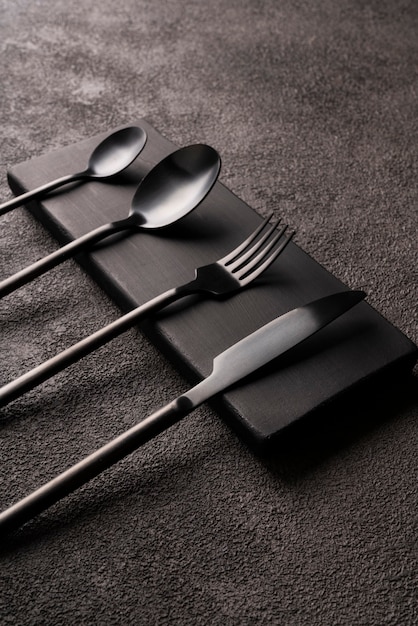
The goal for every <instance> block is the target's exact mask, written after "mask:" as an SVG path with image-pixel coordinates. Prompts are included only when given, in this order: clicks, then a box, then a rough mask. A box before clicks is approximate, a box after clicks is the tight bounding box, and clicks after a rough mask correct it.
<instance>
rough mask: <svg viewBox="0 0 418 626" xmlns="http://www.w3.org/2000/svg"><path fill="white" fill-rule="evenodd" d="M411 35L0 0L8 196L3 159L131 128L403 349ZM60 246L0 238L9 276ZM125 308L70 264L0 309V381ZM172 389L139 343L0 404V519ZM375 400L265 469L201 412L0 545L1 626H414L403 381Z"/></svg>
mask: <svg viewBox="0 0 418 626" xmlns="http://www.w3.org/2000/svg"><path fill="white" fill-rule="evenodd" d="M417 21H418V9H417V5H416V3H413V2H407V1H400V2H395V1H394V0H387V1H383V2H375V1H369V2H360V1H358V0H343V1H342V2H338V3H337V2H331V1H330V0H320V1H319V2H317V3H310V4H309V3H302V2H290V1H289V2H288V1H285V0H279V1H273V0H270V1H267V0H264V1H260V2H258V1H255V0H248V1H245V0H244V1H240V2H238V1H236V0H215V1H213V2H210V3H203V2H200V1H197V0H196V1H194V2H189V1H188V2H180V1H179V0H168V1H164V2H163V1H162V0H156V1H155V2H152V3H151V2H143V1H141V0H137V1H136V2H135V1H134V0H121V1H120V2H119V3H113V2H109V0H102V1H101V2H100V3H99V2H93V1H92V0H85V1H84V2H83V3H81V2H80V3H75V2H62V0H54V1H52V0H38V1H37V2H33V1H32V2H28V0H13V1H12V0H0V50H1V56H0V85H1V88H0V89H1V101H0V102H1V106H0V128H1V137H2V144H1V145H2V149H1V170H0V174H1V176H0V193H1V198H2V199H3V198H4V199H6V198H8V197H10V191H9V189H8V186H7V182H6V173H7V170H8V168H10V167H12V166H13V165H15V164H16V163H19V162H21V161H26V160H28V159H30V158H31V157H35V156H37V155H40V154H42V153H46V152H49V151H51V150H53V149H55V148H58V147H61V146H65V145H68V144H71V143H75V142H77V141H79V140H81V139H84V138H85V137H89V136H92V135H95V134H97V133H100V132H104V131H106V130H108V129H109V128H112V127H115V126H118V125H120V124H128V123H130V122H131V121H132V120H136V119H138V118H140V117H147V118H148V119H149V120H150V121H151V122H152V123H153V124H154V126H155V127H156V128H158V129H159V130H160V131H161V132H162V133H164V134H165V135H166V136H167V138H169V139H171V140H172V141H174V142H175V143H177V144H178V145H186V144H187V143H191V142H207V143H209V144H210V145H212V146H213V147H215V148H216V149H217V150H218V151H219V152H220V154H221V156H222V159H223V168H222V174H221V180H222V182H223V183H225V184H226V185H227V186H228V187H229V188H230V189H231V190H232V191H234V192H235V193H236V194H237V195H238V196H239V197H241V198H242V199H243V200H245V201H246V202H248V203H249V204H250V205H251V206H252V207H254V208H255V209H256V210H257V211H258V212H259V213H261V214H267V212H268V211H269V210H274V212H275V213H276V214H277V215H278V216H279V215H280V216H281V217H282V218H283V219H284V221H286V222H288V223H290V224H291V225H292V226H293V227H294V228H295V229H296V230H297V238H296V241H297V243H298V244H299V245H300V246H301V247H302V248H303V249H304V250H306V252H308V253H309V254H310V255H311V256H312V257H313V258H315V259H316V260H317V261H319V262H320V263H322V264H323V265H324V266H325V267H326V268H327V269H328V270H329V271H331V272H332V273H333V274H335V275H336V276H337V277H338V278H340V279H341V280H343V281H344V282H345V283H346V284H347V285H349V286H350V287H353V288H361V289H364V290H365V291H366V292H367V293H368V300H369V302H370V303H371V304H372V305H373V306H374V307H375V308H376V309H377V310H378V311H379V312H380V313H381V314H382V315H384V316H385V317H386V318H387V319H389V320H390V321H391V322H392V323H393V324H395V325H396V326H397V327H398V328H400V329H401V330H402V331H403V332H404V333H405V334H406V335H407V336H408V337H409V338H410V339H412V340H413V341H415V342H417V341H418V328H417V319H416V304H417V272H416V268H417V250H416V233H417V148H416V137H417V115H416V110H417V106H416V105H417V87H418V81H417V73H416V59H417V51H418V43H417ZM55 247H56V243H55V242H54V241H53V239H52V237H51V236H50V235H48V233H47V232H46V231H45V230H44V228H43V227H42V226H41V225H40V224H38V223H37V222H36V221H35V220H34V218H33V217H31V216H30V215H29V214H28V213H27V212H26V211H25V209H23V208H20V209H16V210H15V211H13V212H12V213H10V214H8V215H7V216H3V217H2V218H1V222H0V269H1V276H2V277H3V276H8V275H9V274H11V273H13V272H15V271H17V270H18V269H20V268H21V267H23V266H24V265H26V264H28V263H29V262H31V261H34V260H36V259H37V258H39V257H41V256H43V255H44V254H46V253H48V252H49V251H51V250H54V249H55ZM118 314H119V312H118V309H117V307H116V306H115V305H114V304H113V303H112V302H111V301H110V300H109V299H108V297H107V296H105V294H103V293H102V292H101V291H100V289H99V288H98V287H97V286H96V285H95V284H94V283H93V281H92V280H91V279H90V278H89V277H88V276H86V274H85V273H84V272H83V271H82V270H81V269H80V268H79V267H78V266H77V265H76V263H74V262H68V263H65V264H64V265H62V266H61V267H60V268H57V269H56V270H54V271H52V272H50V273H49V274H48V275H46V276H44V277H43V278H41V279H38V280H37V281H34V282H33V283H32V284H31V285H29V286H27V287H25V288H22V289H21V290H19V292H16V293H15V294H13V295H11V296H9V297H7V298H5V299H4V300H3V301H1V302H0V331H1V335H0V358H1V364H2V367H1V371H0V377H1V379H0V382H7V381H9V380H11V379H12V378H13V377H15V376H17V375H18V374H20V373H22V372H23V371H25V370H26V369H29V368H30V367H32V366H35V365H36V364H38V363H39V362H41V361H42V360H44V359H45V358H48V357H49V356H52V355H54V354H55V353H56V352H58V351H59V350H60V349H63V348H64V347H66V346H68V345H70V344H71V343H74V342H75V341H76V340H78V339H80V338H81V337H82V336H84V335H86V334H88V333H89V332H93V331H94V330H96V329H97V328H99V327H100V326H103V325H105V324H106V323H108V322H110V321H111V320H113V319H114V318H115V317H116V316H118ZM139 372H140V374H141V376H140V377H139V375H138V373H139ZM186 387H187V383H186V381H185V380H183V379H182V378H181V377H180V376H179V375H178V374H177V373H176V371H175V370H174V369H173V368H172V367H171V366H170V365H169V364H168V363H167V361H166V360H165V359H164V358H163V357H162V356H161V355H160V354H159V353H158V352H157V350H156V349H155V348H154V347H153V346H152V345H150V344H149V343H148V342H147V341H146V340H145V339H144V337H143V336H142V335H141V333H140V332H139V331H138V330H132V331H129V332H128V333H126V334H125V335H124V336H122V337H120V338H119V339H117V340H115V341H113V342H112V343H111V344H109V345H108V346H107V347H105V348H103V349H102V350H101V351H100V352H97V353H96V354H94V355H91V356H90V357H88V358H86V359H84V360H83V361H81V362H80V363H79V364H77V365H75V366H73V367H72V368H70V369H69V370H67V371H66V372H64V373H62V374H60V375H59V376H57V377H55V378H54V379H53V380H51V381H49V382H48V383H45V384H44V385H42V386H41V387H39V388H38V389H36V390H34V391H33V392H31V393H29V394H27V395H26V396H24V397H23V398H21V399H19V400H17V401H15V402H14V403H13V404H11V405H10V406H8V407H6V408H4V409H2V410H1V413H0V433H1V437H0V441H1V443H0V445H1V449H2V452H1V470H0V503H1V508H5V507H6V506H8V505H10V504H11V503H12V502H14V501H15V500H16V499H18V498H20V497H23V496H24V495H26V494H27V493H28V492H29V491H30V490H32V489H35V488H36V487H38V486H39V485H40V484H42V483H43V482H45V481H47V480H48V479H50V478H51V477H53V476H54V475H55V474H56V473H58V472H60V471H62V470H63V469H65V468H66V467H68V466H69V465H70V464H72V463H74V462H76V461H78V460H79V459H80V458H82V457H83V456H84V455H86V454H88V453H89V452H91V451H92V450H94V449H95V448H97V447H99V446H100V445H102V444H103V443H105V442H106V441H108V440H109V439H111V438H112V437H114V436H116V435H117V434H119V433H120V432H121V431H123V430H125V429H127V428H128V427H129V426H130V425H131V424H133V423H135V422H136V421H137V420H138V419H139V418H140V417H141V416H145V415H146V414H148V413H150V412H151V411H153V410H154V409H156V408H157V407H159V406H161V405H162V404H164V403H165V402H167V401H168V400H170V399H172V398H174V397H175V396H176V395H178V394H179V393H181V392H182V391H183V390H184V389H185V388H186ZM385 392H386V393H385ZM373 393H374V394H375V395H374V396H373V397H372V398H369V402H367V403H365V405H363V406H361V407H358V409H357V408H356V409H354V408H353V415H352V417H353V420H352V423H353V424H354V423H355V427H354V426H353V428H350V421H349V422H348V424H347V423H346V424H345V425H342V424H341V423H340V422H339V415H337V414H336V415H335V421H334V422H331V423H332V427H331V428H330V430H328V431H327V432H323V433H322V436H321V437H320V438H321V443H322V445H320V446H318V445H316V444H317V443H318V442H317V441H316V442H315V445H314V442H313V441H312V440H311V439H310V436H308V435H306V436H305V437H303V436H302V438H301V441H299V442H293V446H292V447H288V448H287V449H286V450H285V451H281V452H280V453H279V452H278V454H277V457H276V458H274V459H269V460H268V461H266V460H264V459H261V458H258V457H257V456H255V455H254V454H253V453H252V452H251V450H249V449H248V448H247V447H245V446H244V444H242V443H241V442H240V441H239V440H238V439H237V438H236V436H235V435H234V434H233V433H232V432H231V431H230V430H229V429H228V427H227V426H226V425H225V424H224V423H223V422H222V421H221V420H220V419H219V418H218V416H217V415H216V414H215V413H214V412H213V411H211V410H210V409H209V408H207V407H203V408H201V409H199V410H198V411H196V413H195V414H194V415H192V416H191V417H189V418H188V419H186V420H185V421H184V422H182V423H181V424H179V425H178V426H175V427H173V428H172V429H171V430H170V431H168V432H167V433H165V434H164V435H162V436H160V437H159V438H158V439H156V440H155V441H153V442H150V443H149V444H147V445H146V446H145V447H144V448H143V449H142V450H141V451H139V452H138V453H136V454H135V455H133V456H132V457H130V458H128V459H126V460H125V461H123V462H122V463H120V464H119V465H118V466H116V467H114V468H113V469H112V470H109V471H108V472H107V473H106V474H103V475H102V476H101V477H100V478H98V479H97V480H95V481H93V482H92V483H90V484H89V485H88V486H86V487H85V488H84V489H82V490H80V491H78V492H76V493H74V494H73V495H72V496H70V497H68V498H67V499H66V500H64V501H63V502H61V503H59V504H58V505H56V506H55V507H54V508H52V509H50V510H49V511H48V512H47V513H45V514H44V515H42V516H40V517H39V518H38V519H36V520H34V521H32V522H31V523H29V524H28V525H26V526H25V527H23V528H22V529H21V530H20V531H18V532H17V533H16V534H15V535H12V536H11V537H10V538H9V540H8V541H7V542H4V543H3V546H2V548H1V553H0V559H1V567H0V581H1V582H0V622H1V623H2V624H16V625H19V626H24V625H30V626H33V625H37V624H39V625H41V624H42V625H44V624H47V625H51V626H52V625H53V626H56V625H58V624H71V625H72V624H89V625H90V624H100V625H104V624H109V625H110V624H112V625H113V624H123V625H125V624H135V625H142V624H143V625H150V624H179V625H189V624H190V625H195V624H205V625H211V626H212V625H215V624H219V625H221V624H222V625H228V626H229V625H234V626H235V625H236V626H240V625H245V626H246V625H248V626H250V625H251V626H253V625H264V624H280V625H282V624H283V625H285V626H288V625H289V626H304V625H306V626H308V625H309V626H311V625H313V624H315V625H320V626H324V625H335V624H339V625H340V624H341V625H350V626H351V625H353V624H356V625H364V626H369V625H370V626H378V625H379V626H387V625H391V626H395V625H396V626H397V625H413V624H417V623H418V603H417V596H416V588H417V582H418V581H417V558H416V555H417V550H416V548H417V545H416V536H417V525H416V521H417V513H416V511H417V504H418V503H417V490H416V479H417V421H416V419H417V414H418V400H417V378H416V370H415V373H414V375H413V377H412V380H410V381H405V382H404V383H398V384H396V385H393V386H392V387H391V388H389V389H387V390H386V389H383V388H381V389H379V390H378V391H377V392H376V391H374V392H373ZM328 427H329V424H328Z"/></svg>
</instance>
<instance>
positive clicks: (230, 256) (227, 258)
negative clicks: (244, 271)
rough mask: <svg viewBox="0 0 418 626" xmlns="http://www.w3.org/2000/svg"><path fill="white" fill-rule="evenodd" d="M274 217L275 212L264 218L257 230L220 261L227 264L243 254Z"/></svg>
mask: <svg viewBox="0 0 418 626" xmlns="http://www.w3.org/2000/svg"><path fill="white" fill-rule="evenodd" d="M272 217H273V213H270V215H268V216H267V217H266V219H265V220H263V222H262V223H261V224H260V226H259V227H258V228H256V230H255V231H254V232H253V233H251V235H250V236H249V237H248V238H247V239H245V240H244V241H243V242H242V243H241V244H240V245H239V246H237V247H236V248H234V250H232V251H231V252H230V253H229V254H227V255H226V256H224V257H223V258H222V259H219V263H224V264H225V265H227V264H229V263H231V262H232V261H233V260H234V259H235V258H236V257H237V256H238V255H240V254H241V252H243V250H245V249H246V248H248V246H250V245H251V244H252V243H253V241H255V239H257V237H258V235H259V234H260V233H261V231H262V230H264V228H265V227H266V226H267V224H268V222H269V221H270V220H271V218H272Z"/></svg>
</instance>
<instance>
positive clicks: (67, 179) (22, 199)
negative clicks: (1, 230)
mask: <svg viewBox="0 0 418 626" xmlns="http://www.w3.org/2000/svg"><path fill="white" fill-rule="evenodd" d="M84 175H85V172H80V173H78V174H68V175H67V176H62V177H61V178H57V179H56V180H52V181H51V182H49V183H45V185H41V186H40V187H37V188H36V189H32V190H31V191H27V192H26V193H22V194H20V195H19V196H16V198H12V199H11V200H8V201H7V202H4V203H3V204H0V215H5V214H6V213H8V212H9V211H11V210H12V209H15V208H16V207H18V206H21V205H22V204H25V203H26V202H29V200H34V199H35V198H40V197H41V196H43V195H44V194H46V193H47V192H48V191H52V190H53V189H58V187H62V185H66V184H67V183H72V182H73V181H76V180H79V179H80V178H83V177H84Z"/></svg>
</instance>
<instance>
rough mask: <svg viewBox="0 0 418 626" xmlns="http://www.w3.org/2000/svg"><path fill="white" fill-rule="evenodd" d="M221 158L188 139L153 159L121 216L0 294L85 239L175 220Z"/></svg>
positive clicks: (12, 283) (26, 273)
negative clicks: (170, 151)
mask: <svg viewBox="0 0 418 626" xmlns="http://www.w3.org/2000/svg"><path fill="white" fill-rule="evenodd" d="M220 167H221V159H220V157H219V155H218V153H217V152H216V150H214V149H213V148H211V147H210V146H207V145H205V144H194V145H191V146H186V147H185V148H180V149H179V150H176V151H175V152H173V153H172V154H170V155H168V156H167V157H165V158H164V159H163V160H162V161H160V162H159V163H157V165H155V166H154V167H153V168H152V170H150V172H148V174H147V175H146V176H145V177H144V178H143V180H142V181H141V183H140V184H139V186H138V188H137V190H136V192H135V195H134V197H133V199H132V203H131V209H130V212H129V215H128V217H127V218H125V219H123V220H119V221H116V222H110V223H109V224H104V225H103V226H99V227H98V228H96V229H94V230H92V231H90V232H89V233H87V234H85V235H82V236H81V237H79V238H78V239H75V240H74V241H71V242H70V243H68V244H67V245H65V246H63V247H62V248H59V249H58V250H56V251H55V252H52V253H51V254H49V255H48V256H46V257H44V258H43V259H40V260H39V261H37V262H36V263H33V264H32V265H29V266H28V267H26V268H25V269H23V270H21V271H20V272H17V273H16V274H14V275H13V276H11V277H10V278H6V280H3V281H2V282H0V297H2V296H5V295H7V294H9V293H11V292H12V291H14V290H15V289H17V288H18V287H21V286H22V285H26V284H27V283H28V282H29V281H30V280H31V279H33V278H36V277H37V276H40V275H41V274H44V273H45V272H46V271H47V270H49V269H51V268H52V267H55V266H56V265H59V263H62V261H65V260H66V259H68V258H70V257H71V256H73V255H74V254H75V253H77V252H79V251H80V250H82V249H83V248H86V247H87V246H88V245H91V244H94V243H97V242H98V241H101V240H102V239H104V238H105V237H108V236H109V235H112V234H113V233H117V232H120V231H122V230H130V229H132V230H134V229H139V230H156V229H160V228H164V227H166V226H169V225H170V224H173V223H174V222H177V221H178V220H179V219H181V218H182V217H184V216H185V215H187V214H188V213H190V212H191V211H193V209H195V208H196V207H197V206H198V205H199V204H200V203H201V202H202V200H203V199H204V198H205V197H206V196H207V194H208V193H209V191H210V190H211V189H212V187H213V185H214V184H215V182H216V179H217V178H218V175H219V171H220Z"/></svg>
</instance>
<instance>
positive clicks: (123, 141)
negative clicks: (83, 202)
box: [0, 126, 147, 215]
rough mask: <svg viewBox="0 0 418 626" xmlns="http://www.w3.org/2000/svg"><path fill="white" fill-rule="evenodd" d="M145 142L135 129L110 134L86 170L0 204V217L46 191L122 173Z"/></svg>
mask: <svg viewBox="0 0 418 626" xmlns="http://www.w3.org/2000/svg"><path fill="white" fill-rule="evenodd" d="M146 141H147V134H146V132H145V131H144V130H143V129H142V128H139V127H138V126H129V127H128V128H122V129H121V130H117V131H116V132H114V133H112V134H111V135H109V136H108V137H106V139H104V140H103V141H102V142H101V143H99V145H98V146H96V148H95V149H94V150H93V152H92V154H91V155H90V159H89V162H88V166H87V168H86V169H85V170H84V171H82V172H77V173H76V174H68V175H67V176H63V177H62V178H57V179H56V180H53V181H51V182H49V183H46V184H45V185H42V186H41V187H37V188H36V189H33V190H32V191H28V192H27V193H22V194H21V195H20V196H17V197H16V198H13V199H12V200H9V201H8V202H5V203H4V204H0V215H4V214H5V213H8V212H9V211H11V210H12V209H15V208H16V207H18V206H21V205H22V204H25V202H28V201H29V200H33V199H34V198H39V197H40V196H43V195H45V194H46V193H47V192H48V191H52V190H53V189H57V188H58V187H61V186H62V185H66V184H67V183H71V182H74V181H76V180H84V181H87V180H97V179H101V178H102V179H103V178H110V177H111V176H115V175H116V174H119V173H120V172H122V171H123V170H124V169H126V168H127V167H128V166H129V165H130V164H131V163H132V162H133V161H134V160H135V159H136V157H137V156H138V154H139V153H140V152H141V150H142V149H143V147H144V146H145V143H146Z"/></svg>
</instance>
